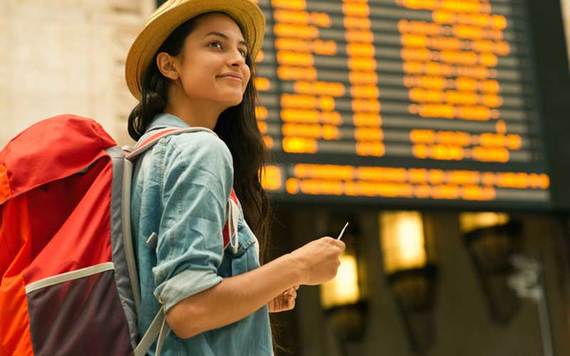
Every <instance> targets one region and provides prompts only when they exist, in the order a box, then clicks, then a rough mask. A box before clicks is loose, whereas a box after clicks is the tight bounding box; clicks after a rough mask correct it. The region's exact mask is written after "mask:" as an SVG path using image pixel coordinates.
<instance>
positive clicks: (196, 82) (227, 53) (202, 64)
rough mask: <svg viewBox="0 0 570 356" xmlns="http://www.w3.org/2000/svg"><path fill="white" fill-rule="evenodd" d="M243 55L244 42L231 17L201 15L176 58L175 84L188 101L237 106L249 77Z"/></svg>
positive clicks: (245, 52)
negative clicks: (176, 81)
mask: <svg viewBox="0 0 570 356" xmlns="http://www.w3.org/2000/svg"><path fill="white" fill-rule="evenodd" d="M246 54H247V46H246V43H245V39H244V37H243V35H242V33H241V30H240V28H239V26H238V25H237V24H236V23H235V22H234V20H233V19H232V18H231V17H229V16H226V15H224V14H209V15H205V16H202V17H200V18H199V19H198V20H197V26H196V28H195V29H194V30H193V31H192V32H191V33H190V34H189V35H188V36H187V37H186V39H185V41H184V47H183V49H182V51H181V53H180V54H179V55H178V56H177V59H178V60H177V67H178V68H177V69H178V70H177V71H178V74H179V78H178V79H179V83H178V84H180V85H182V88H183V90H184V93H185V95H186V96H187V97H188V99H189V100H191V101H194V100H196V99H198V100H205V101H210V102H216V103H219V104H222V106H224V108H227V107H231V106H235V105H239V104H240V103H241V101H242V98H243V94H244V92H245V89H246V87H247V83H248V82H249V79H250V76H251V73H250V69H249V67H248V66H247V64H246V62H245V59H246Z"/></svg>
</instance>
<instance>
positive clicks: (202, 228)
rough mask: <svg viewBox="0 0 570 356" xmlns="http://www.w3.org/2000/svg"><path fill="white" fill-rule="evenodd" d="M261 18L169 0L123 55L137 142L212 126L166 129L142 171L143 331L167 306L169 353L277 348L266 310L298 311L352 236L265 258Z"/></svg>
mask: <svg viewBox="0 0 570 356" xmlns="http://www.w3.org/2000/svg"><path fill="white" fill-rule="evenodd" d="M263 33H264V18H263V14H262V12H261V10H260V9H259V7H258V6H257V5H255V3H253V2H252V1H250V0H187V1H180V0H177V1H176V0H170V1H167V2H166V3H165V4H163V6H161V7H160V8H159V9H158V10H157V11H156V12H155V14H154V15H153V16H152V18H151V19H150V20H149V22H148V23H147V25H146V27H145V28H144V30H143V31H142V32H141V33H140V34H139V36H138V37H137V39H136V40H135V42H134V44H133V46H132V47H131V50H130V52H129V55H128V58H127V63H126V76H127V83H128V85H129V89H130V91H131V92H132V93H133V95H134V96H135V97H136V98H137V99H138V100H139V104H138V105H137V106H136V107H135V108H134V109H133V111H132V113H131V115H130V116H129V123H128V128H129V133H130V135H131V136H132V137H133V138H134V139H136V140H138V139H141V137H143V138H145V137H148V136H149V135H152V134H153V132H156V131H155V130H156V129H159V128H164V127H177V128H185V127H203V128H207V129H210V130H213V131H214V132H215V133H216V135H214V134H212V133H209V132H197V133H183V134H178V135H173V136H168V137H165V138H162V139H160V141H159V142H158V143H157V144H156V145H155V146H154V147H153V148H152V150H150V151H148V152H147V153H146V154H145V155H144V156H143V157H142V158H141V159H139V161H138V162H137V165H136V167H135V172H134V178H133V179H134V181H133V192H132V200H131V211H132V216H131V218H132V224H133V233H134V239H135V247H136V253H137V263H138V269H139V274H140V276H139V277H140V288H141V299H142V300H141V309H140V313H139V321H138V326H139V330H141V331H143V332H144V330H146V329H147V328H148V326H149V324H150V322H151V320H152V319H153V317H154V316H155V315H156V314H157V312H158V311H159V310H160V309H161V308H162V309H163V310H164V312H165V313H166V322H167V325H168V327H169V328H170V329H171V330H172V331H173V332H170V333H168V336H167V338H166V342H165V344H164V347H163V354H166V355H193V356H198V355H212V356H213V355H216V356H220V355H223V356H231V355H236V356H237V355H240V356H243V355H247V356H250V355H271V354H272V353H273V351H272V341H271V329H270V323H269V316H268V313H269V312H278V311H283V310H290V309H292V308H293V307H294V303H295V297H296V289H297V288H298V286H299V285H317V284H320V283H323V282H326V281H328V280H330V279H331V278H333V277H334V276H335V275H336V271H337V268H338V266H339V256H340V254H341V252H342V251H343V250H344V244H343V243H342V242H340V241H337V240H335V239H333V238H330V237H323V238H320V239H316V240H314V241H312V242H310V243H308V244H306V245H305V246H303V247H301V248H299V249H297V250H295V251H293V252H291V253H289V254H286V255H284V256H281V257H279V258H277V259H275V260H273V261H271V262H269V263H266V264H263V265H261V266H260V261H259V248H258V238H259V241H260V242H261V245H262V246H263V245H264V244H265V242H266V241H267V237H268V234H269V229H268V226H269V224H270V221H269V205H268V199H267V196H266V194H265V192H264V191H263V189H262V187H261V184H260V180H259V171H260V168H261V167H262V165H263V163H264V145H263V141H262V137H261V134H260V132H259V129H258V127H257V123H256V118H255V110H254V103H255V100H256V92H255V88H254V78H253V63H254V59H255V56H256V54H257V52H258V51H259V48H260V46H261V43H262V41H263ZM232 188H234V189H235V193H236V195H237V198H238V199H239V202H240V204H239V219H238V229H237V236H234V239H235V241H236V242H237V246H235V245H234V247H236V248H227V249H225V250H224V246H223V239H222V238H221V237H222V233H223V231H222V230H223V228H224V224H225V221H226V219H227V209H226V207H227V202H228V198H229V197H230V195H231V194H232Z"/></svg>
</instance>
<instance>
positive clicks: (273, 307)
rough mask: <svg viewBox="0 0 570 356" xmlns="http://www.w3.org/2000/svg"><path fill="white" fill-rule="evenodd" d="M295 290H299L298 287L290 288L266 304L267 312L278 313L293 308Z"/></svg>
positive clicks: (295, 295) (295, 296)
mask: <svg viewBox="0 0 570 356" xmlns="http://www.w3.org/2000/svg"><path fill="white" fill-rule="evenodd" d="M297 289H299V286H294V287H291V288H289V289H287V290H286V291H285V292H283V293H281V294H279V295H278V296H277V297H275V298H274V299H273V300H272V301H270V302H269V304H268V307H269V312H270V313H279V312H283V311H287V310H291V309H293V308H295V299H296V298H297Z"/></svg>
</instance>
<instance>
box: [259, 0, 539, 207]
mask: <svg viewBox="0 0 570 356" xmlns="http://www.w3.org/2000/svg"><path fill="white" fill-rule="evenodd" d="M258 4H259V5H260V7H261V8H262V9H263V11H264V13H265V17H266V21H267V29H266V37H265V40H264V44H263V49H262V52H261V54H260V56H259V58H258V60H257V63H256V74H257V79H256V86H257V89H258V92H259V97H260V100H259V105H258V106H257V118H258V123H259V127H260V129H261V131H262V133H263V135H264V139H265V142H266V144H267V146H268V147H269V148H270V150H271V153H272V162H271V164H269V165H268V166H267V167H266V169H265V170H264V174H263V185H264V187H265V188H266V189H267V190H268V191H269V192H270V193H271V195H272V196H273V197H274V198H276V199H285V200H289V201H291V200H292V201H300V200H302V201H305V200H307V199H308V200H314V199H319V200H324V201H326V200H327V199H331V198H332V199H333V200H338V199H340V200H343V201H348V202H350V201H354V202H378V203H379V204H382V203H389V202H399V203H402V204H412V205H413V204H415V203H421V204H434V203H435V204H436V205H437V204H441V205H442V206H445V205H451V206H453V205H459V206H478V207H482V208H488V207H489V208H492V207H521V206H530V207H548V206H549V203H550V193H549V187H550V178H549V175H548V171H547V167H546V163H545V157H544V147H543V143H544V142H543V139H542V137H543V136H542V132H541V122H540V120H541V117H540V114H539V111H538V109H537V108H538V102H537V101H538V100H537V97H536V89H535V83H534V81H535V78H534V74H533V73H534V68H533V61H532V59H531V56H530V53H531V51H532V44H531V43H530V41H529V29H528V26H527V22H528V11H527V9H526V7H525V6H526V3H525V1H523V0H368V1H367V0H344V1H342V0H336V1H330V0H321V1H319V0H259V1H258Z"/></svg>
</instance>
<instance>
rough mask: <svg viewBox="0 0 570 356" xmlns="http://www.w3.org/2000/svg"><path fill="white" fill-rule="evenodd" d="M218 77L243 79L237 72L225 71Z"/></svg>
mask: <svg viewBox="0 0 570 356" xmlns="http://www.w3.org/2000/svg"><path fill="white" fill-rule="evenodd" d="M220 78H228V79H234V80H239V81H243V77H242V76H241V75H239V74H237V73H225V74H222V75H220Z"/></svg>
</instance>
